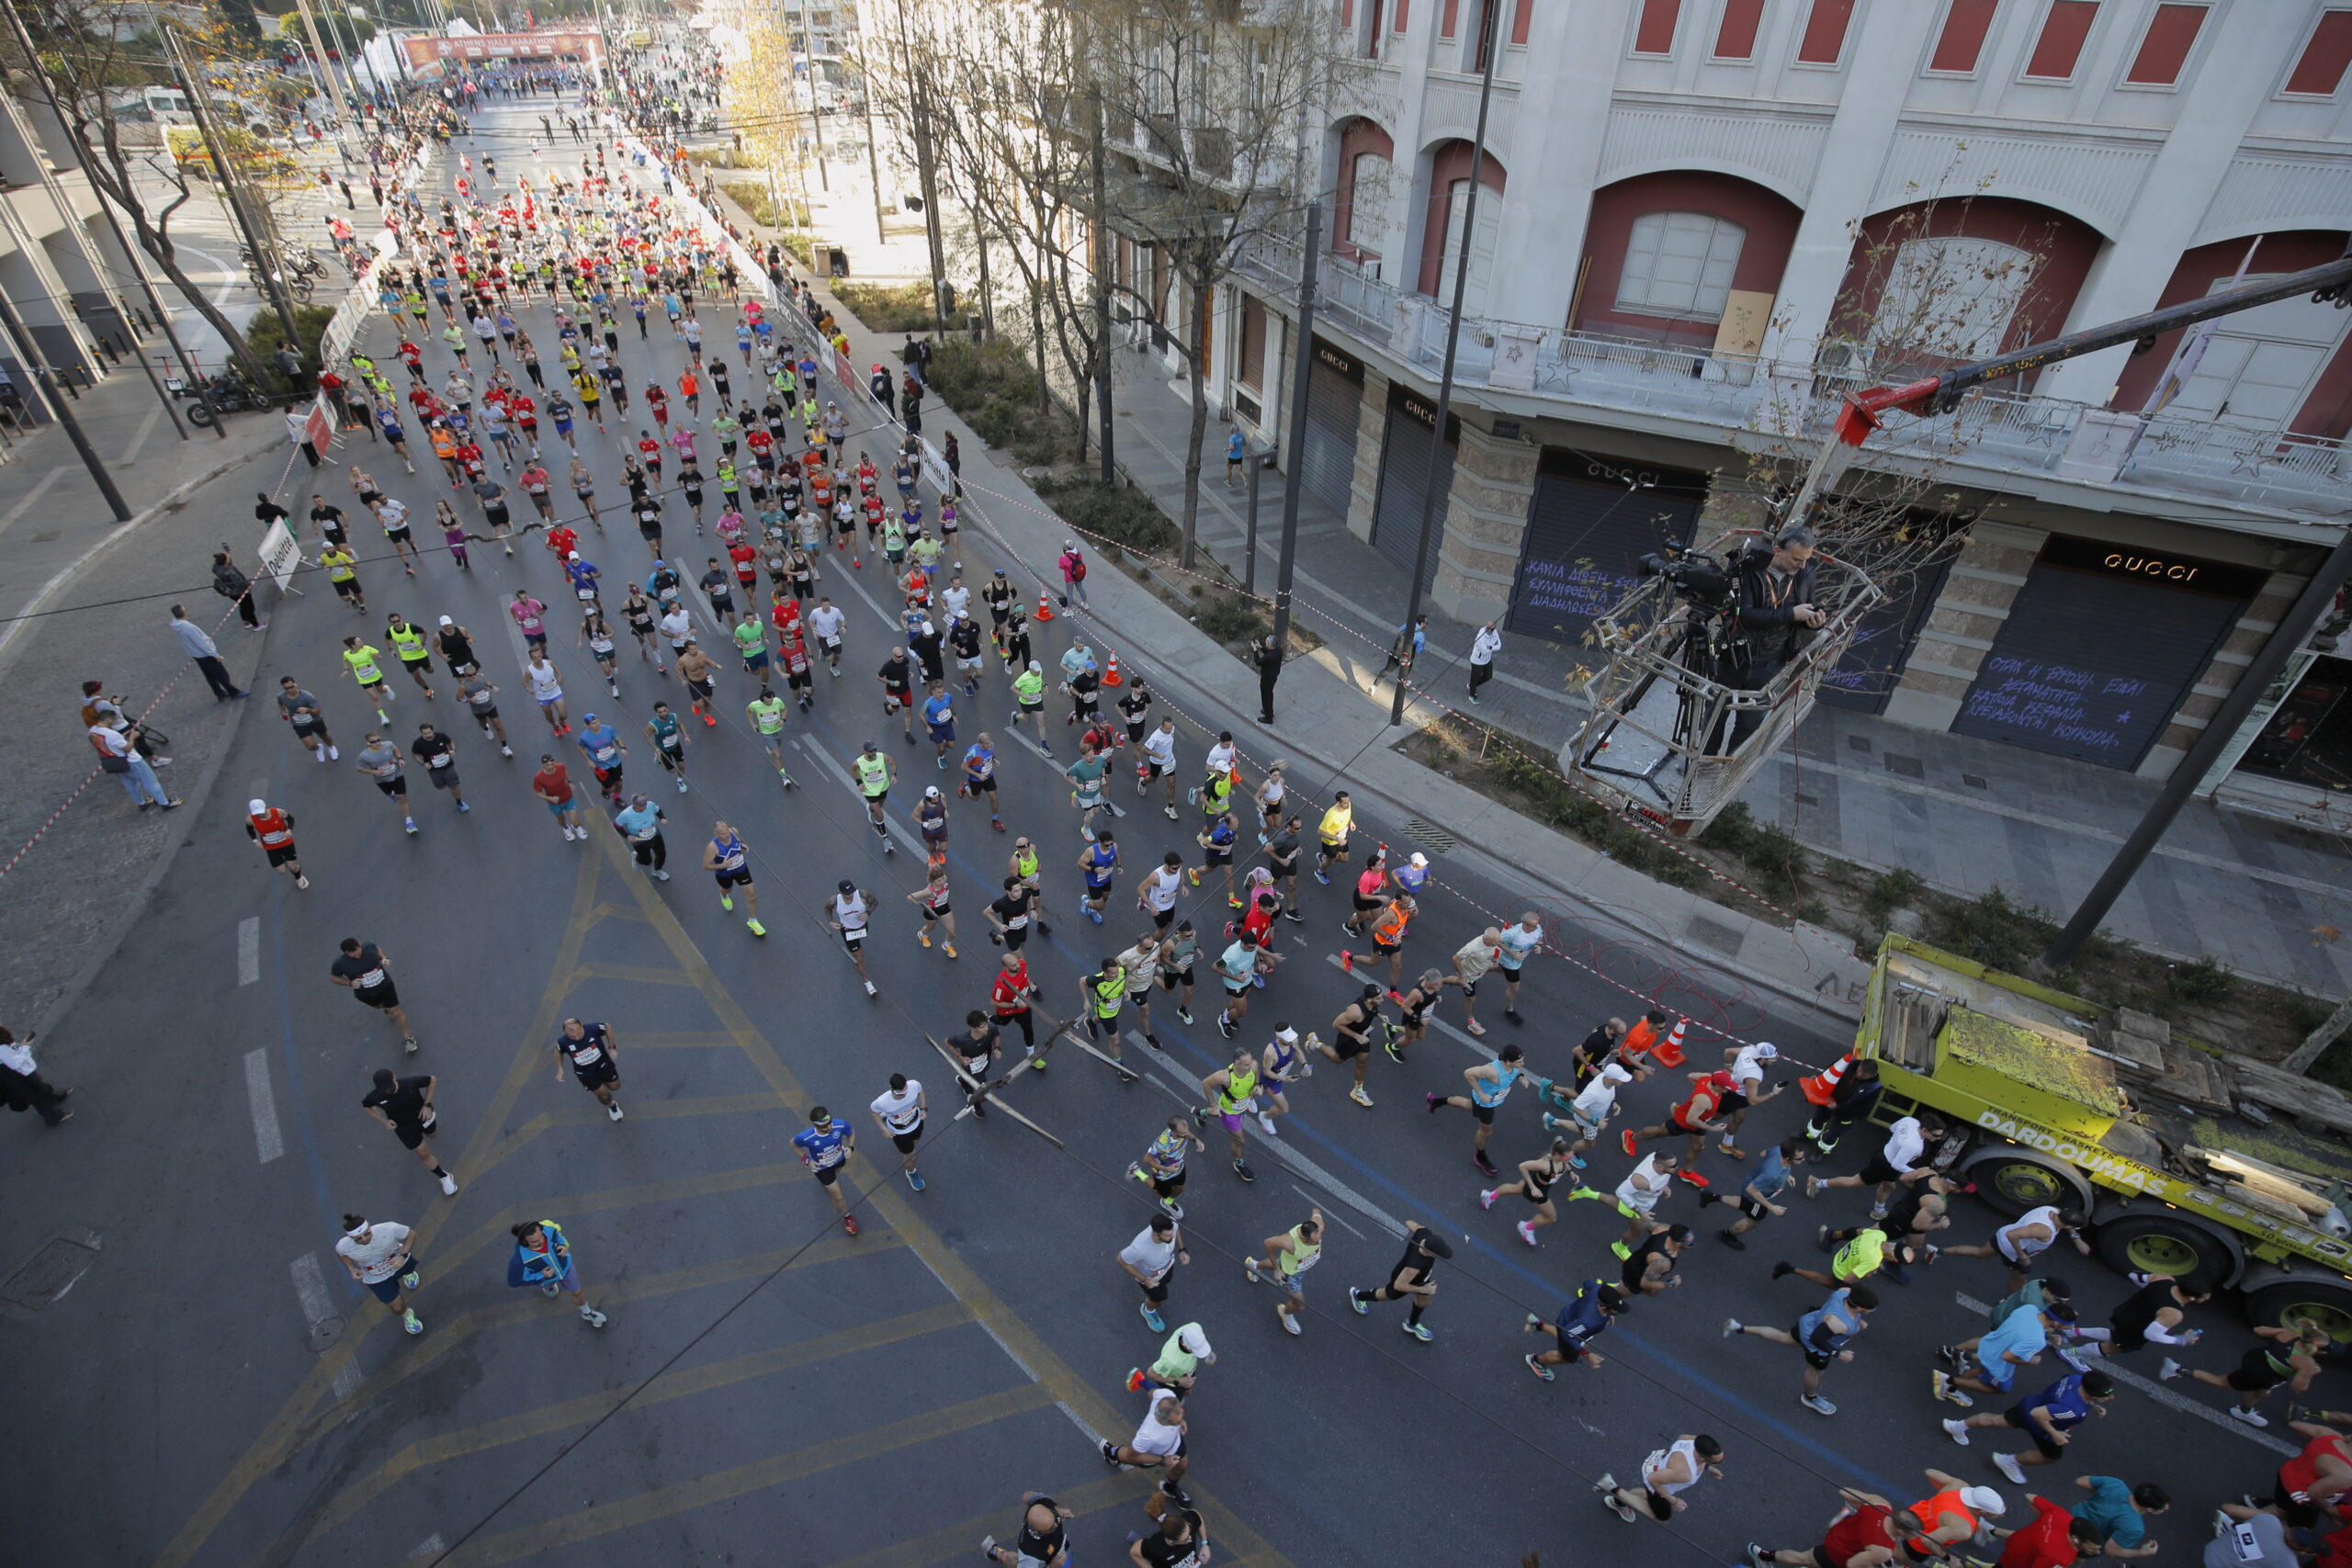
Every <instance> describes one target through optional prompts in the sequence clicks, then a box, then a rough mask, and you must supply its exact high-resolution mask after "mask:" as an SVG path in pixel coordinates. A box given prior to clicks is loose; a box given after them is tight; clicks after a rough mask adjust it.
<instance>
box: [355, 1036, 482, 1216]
mask: <svg viewBox="0 0 2352 1568" xmlns="http://www.w3.org/2000/svg"><path fill="white" fill-rule="evenodd" d="M440 1081H441V1080H440V1079H438V1078H436V1077H432V1076H431V1075H429V1074H428V1075H426V1076H424V1077H410V1078H404V1077H400V1076H398V1075H397V1074H395V1073H394V1072H393V1071H392V1069H391V1068H390V1067H378V1068H377V1069H376V1077H375V1085H376V1087H375V1088H373V1089H369V1090H368V1092H367V1093H366V1094H365V1095H363V1096H361V1097H360V1100H359V1109H360V1110H362V1111H366V1112H367V1113H368V1117H369V1118H370V1119H371V1120H373V1121H376V1122H381V1123H383V1124H384V1126H386V1127H387V1128H389V1129H390V1131H391V1134H392V1135H393V1136H394V1137H396V1138H398V1139H399V1140H400V1141H401V1147H402V1148H404V1149H406V1150H408V1151H409V1153H411V1154H413V1155H414V1156H416V1160H417V1163H418V1164H419V1165H421V1166H423V1167H424V1168H425V1169H427V1170H429V1171H431V1172H432V1173H433V1175H434V1177H435V1179H437V1180H438V1181H439V1182H440V1183H441V1191H442V1195H443V1196H445V1197H449V1198H454V1197H456V1196H457V1195H458V1179H457V1178H456V1177H454V1176H452V1175H450V1174H449V1173H448V1172H447V1171H446V1170H444V1169H442V1168H441V1160H440V1157H439V1156H436V1155H435V1154H434V1152H433V1145H432V1143H431V1142H430V1141H429V1139H430V1136H431V1134H432V1132H433V1124H434V1120H435V1118H434V1113H433V1091H434V1089H435V1086H436V1085H438V1084H439V1083H440Z"/></svg>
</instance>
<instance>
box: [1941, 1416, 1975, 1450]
mask: <svg viewBox="0 0 2352 1568" xmlns="http://www.w3.org/2000/svg"><path fill="white" fill-rule="evenodd" d="M1937 1425H1938V1426H1939V1427H1942V1428H1943V1429H1944V1436H1945V1437H1947V1438H1951V1440H1952V1441H1953V1442H1955V1443H1958V1444H1959V1445H1960V1446H1961V1447H1962V1448H1963V1449H1964V1448H1966V1447H1967V1446H1968V1423H1967V1422H1965V1421H1962V1420H1961V1419H1960V1418H1959V1417H1958V1416H1948V1417H1946V1418H1945V1419H1944V1420H1942V1421H1939V1422H1938V1423H1937Z"/></svg>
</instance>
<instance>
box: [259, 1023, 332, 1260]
mask: <svg viewBox="0 0 2352 1568" xmlns="http://www.w3.org/2000/svg"><path fill="white" fill-rule="evenodd" d="M245 1097H246V1098H247V1099H248V1100H251V1101H252V1102H253V1110H254V1149H255V1150H257V1151H258V1152H259V1153H260V1155H261V1163H262V1164H264V1165H267V1164H268V1163H269V1162H270V1161H272V1160H274V1159H276V1158H277V1157H278V1156H281V1155H283V1154H284V1153H285V1152H286V1135H285V1134H283V1133H281V1132H279V1131H278V1128H277V1089H274V1088H272V1087H271V1085H270V1081H269V1053H268V1052H267V1051H266V1050H261V1051H248V1052H246V1053H245ZM313 1267H315V1263H314V1264H313Z"/></svg>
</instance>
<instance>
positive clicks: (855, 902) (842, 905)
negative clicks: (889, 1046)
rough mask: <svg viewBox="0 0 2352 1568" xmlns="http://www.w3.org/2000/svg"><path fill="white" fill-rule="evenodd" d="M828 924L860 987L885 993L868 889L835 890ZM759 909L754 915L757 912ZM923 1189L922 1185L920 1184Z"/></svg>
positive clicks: (826, 908) (845, 882)
mask: <svg viewBox="0 0 2352 1568" xmlns="http://www.w3.org/2000/svg"><path fill="white" fill-rule="evenodd" d="M818 909H819V911H820V913H821V915H822V917H823V919H824V921H825V924H826V925H828V926H830V927H831V928H832V929H833V930H834V931H838V932H840V933H841V939H842V948H843V950H844V951H846V952H847V953H849V961H850V963H851V964H852V965H853V966H854V967H855V968H856V970H857V978H858V982H859V984H861V985H863V986H864V987H865V994H866V995H867V996H869V997H875V996H879V995H881V993H880V992H879V991H876V989H875V988H874V982H873V980H872V979H871V978H869V977H868V976H867V975H866V973H865V931H866V924H867V922H868V921H869V920H870V919H872V918H873V910H874V898H873V896H872V895H870V894H868V893H867V892H866V891H865V888H863V887H860V886H858V885H857V884H856V883H854V882H853V881H851V880H850V879H849V878H847V877H843V878H842V881H841V885H840V886H838V887H837V888H836V889H835V890H834V892H833V895H832V897H830V898H827V899H826V900H825V901H824V902H823V903H822V904H820V905H819V906H818ZM757 912H758V911H757V909H756V908H755V909H754V910H753V913H757ZM917 1185H918V1187H920V1185H921V1184H920V1183H918V1184H917Z"/></svg>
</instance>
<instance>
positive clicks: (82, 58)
mask: <svg viewBox="0 0 2352 1568" xmlns="http://www.w3.org/2000/svg"><path fill="white" fill-rule="evenodd" d="M16 5H17V12H18V14H19V15H20V16H21V17H23V19H24V22H25V25H26V27H27V28H28V30H29V31H30V32H31V33H32V35H33V38H34V39H35V43H36V47H37V48H38V50H39V51H40V61H41V67H42V73H43V74H44V75H45V76H46V77H47V78H48V82H49V87H50V90H51V92H52V93H54V95H55V98H56V104H57V108H58V112H59V114H60V116H61V118H62V119H63V121H64V128H65V133H66V135H67V136H68V137H70V138H71V139H72V140H73V142H74V152H75V155H76V156H77V157H78V158H79V160H80V162H81V164H82V169H83V172H84V173H85V174H86V175H88V176H89V180H90V183H91V184H92V185H93V186H96V188H97V191H98V193H99V195H100V197H102V198H103V199H105V200H107V201H108V202H111V203H112V204H113V206H114V209H115V210H116V211H117V212H118V213H119V214H120V215H121V216H122V217H123V219H124V220H125V221H126V222H127V223H128V225H129V227H130V235H131V238H132V240H133V241H134V242H135V243H137V244H138V246H139V248H140V249H141V251H143V252H144V253H145V254H147V256H148V257H149V258H150V259H151V260H153V262H154V264H155V265H156V266H157V267H158V268H160V269H161V270H162V272H163V274H164V276H165V277H167V278H169V279H171V282H172V287H173V288H176V289H178V290H179V292H180V295H181V297H182V298H184V299H187V302H188V303H189V304H190V305H192V306H194V307H195V308H196V310H198V313H199V314H201V315H202V316H203V317H204V319H205V320H206V321H209V322H210V323H211V325H212V328H213V330H214V331H216V332H218V333H220V337H221V341H222V342H223V343H225V344H228V347H229V352H230V354H231V355H233V356H234V357H235V358H236V359H237V360H238V361H239V362H240V363H241V364H242V365H243V367H245V374H246V375H247V376H248V377H250V378H252V379H253V381H254V385H255V386H264V385H266V384H267V378H266V375H265V373H264V370H263V367H262V366H261V364H260V363H259V362H258V361H257V360H256V359H255V357H254V353H253V350H252V347H251V345H250V344H247V343H246V341H245V335H244V333H243V332H242V331H240V330H239V329H238V327H237V325H236V323H234V322H233V321H231V320H230V319H229V318H228V316H227V315H226V314H225V313H223V312H222V310H220V307H219V306H217V305H215V304H214V303H213V302H212V300H211V298H210V297H209V295H207V294H206V292H205V290H204V288H203V287H202V286H201V285H199V284H198V282H197V281H196V280H195V279H194V278H192V277H190V276H188V274H187V268H186V267H185V266H183V265H181V263H180V259H179V248H178V245H177V244H176V243H175V241H174V240H173V238H172V220H174V219H175V217H176V216H177V215H178V214H179V211H180V209H182V208H184V207H186V206H187V203H188V202H189V201H190V200H192V199H193V198H194V197H195V196H196V194H197V186H196V183H195V180H196V179H197V178H198V176H197V175H192V174H191V164H192V163H193V161H191V164H183V163H181V162H180V161H178V160H176V159H174V158H170V157H164V156H157V155H155V154H154V153H153V151H152V150H151V149H149V148H146V147H142V146H136V145H132V144H130V143H128V142H127V141H125V140H124V138H123V136H122V135H121V132H120V130H119V127H118V125H117V123H116V118H115V116H114V114H113V113H112V111H111V106H110V103H109V100H110V99H111V98H112V97H113V96H115V95H117V94H118V93H119V92H120V91H121V90H122V89H123V87H124V86H125V85H135V84H138V83H142V82H154V81H159V80H167V79H168V73H166V72H165V71H164V70H163V69H162V66H163V57H162V53H161V51H160V48H159V46H158V45H157V44H156V42H155V41H154V40H153V39H152V38H150V37H148V36H146V34H147V29H148V28H149V27H150V26H151V25H152V26H166V27H168V26H172V25H174V24H173V23H172V22H170V21H166V20H153V19H152V18H153V16H154V13H153V7H152V6H146V5H143V4H138V3H136V0H16ZM28 86H30V87H31V88H32V89H33V90H34V91H36V92H37V91H38V90H39V85H38V84H28ZM214 155H215V156H216V157H220V158H224V159H225V157H226V156H227V152H226V151H225V150H221V149H216V150H215V151H214ZM194 166H196V167H199V168H200V166H201V165H200V164H195V165H194ZM142 169H144V170H146V171H148V172H150V173H152V174H153V175H156V176H158V177H160V178H161V179H162V180H163V182H164V186H166V188H167V194H166V195H165V196H164V197H163V199H162V200H161V201H160V202H158V201H156V200H154V199H153V197H151V196H150V195H149V194H148V193H147V192H145V191H142V190H141V188H140V179H139V175H140V174H141V170H142ZM222 173H223V175H224V177H225V175H226V170H225V167H224V169H223V171H222Z"/></svg>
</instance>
